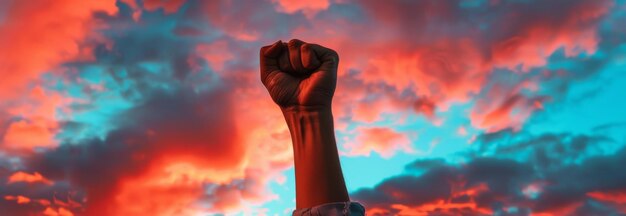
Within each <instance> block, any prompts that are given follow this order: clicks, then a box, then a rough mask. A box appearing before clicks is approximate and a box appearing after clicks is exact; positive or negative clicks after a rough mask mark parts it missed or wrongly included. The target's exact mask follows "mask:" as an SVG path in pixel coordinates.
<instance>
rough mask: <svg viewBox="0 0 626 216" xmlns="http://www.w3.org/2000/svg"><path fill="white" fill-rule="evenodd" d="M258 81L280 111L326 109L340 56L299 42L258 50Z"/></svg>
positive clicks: (334, 84) (276, 44) (314, 45)
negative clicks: (259, 64)
mask: <svg viewBox="0 0 626 216" xmlns="http://www.w3.org/2000/svg"><path fill="white" fill-rule="evenodd" d="M260 58H261V59H260V60H261V61H260V62H261V81H262V82H263V85H265V87H266V88H267V91H268V92H269V93H270V96H271V97H272V99H273V100H274V102H275V103H276V104H278V105H279V106H280V107H281V108H282V109H309V108H311V109H315V108H329V107H330V106H331V103H332V98H333V94H334V93H335V86H336V84H337V66H338V64H339V56H338V55H337V52H335V51H334V50H332V49H328V48H326V47H323V46H320V45H317V44H309V43H305V42H303V41H300V40H298V39H293V40H291V41H289V43H284V42H282V41H277V42H276V43H274V44H272V45H268V46H264V47H262V48H261V52H260Z"/></svg>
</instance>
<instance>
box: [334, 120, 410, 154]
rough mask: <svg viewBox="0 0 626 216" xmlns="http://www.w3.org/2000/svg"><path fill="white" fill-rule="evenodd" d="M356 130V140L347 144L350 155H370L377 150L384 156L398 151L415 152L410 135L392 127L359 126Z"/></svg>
mask: <svg viewBox="0 0 626 216" xmlns="http://www.w3.org/2000/svg"><path fill="white" fill-rule="evenodd" d="M356 132H357V133H358V135H357V137H356V141H355V142H353V143H348V144H346V145H345V147H346V148H347V149H348V151H349V152H348V153H347V154H348V155H367V156H369V155H370V153H371V152H376V153H378V154H380V155H381V156H382V157H385V158H389V157H391V156H393V155H394V154H395V153H396V151H404V152H407V153H412V152H415V150H414V149H413V148H412V147H411V140H410V139H409V137H408V136H407V135H406V134H402V133H398V132H396V131H394V130H393V129H391V128H383V127H373V128H358V129H357V130H356Z"/></svg>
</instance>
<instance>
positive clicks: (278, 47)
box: [260, 40, 284, 83]
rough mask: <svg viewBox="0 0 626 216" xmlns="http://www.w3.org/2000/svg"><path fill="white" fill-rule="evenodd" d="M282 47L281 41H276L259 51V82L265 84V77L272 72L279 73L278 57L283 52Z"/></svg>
mask: <svg viewBox="0 0 626 216" xmlns="http://www.w3.org/2000/svg"><path fill="white" fill-rule="evenodd" d="M283 49H284V46H283V42H282V41H280V40H279V41H276V42H275V43H273V44H272V45H268V46H264V47H262V48H261V50H260V66H261V81H262V82H263V83H265V79H266V78H267V76H268V75H269V74H270V73H272V72H274V71H279V70H280V68H279V65H278V57H279V56H280V54H281V53H282V52H283Z"/></svg>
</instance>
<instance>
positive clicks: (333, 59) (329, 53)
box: [309, 44, 339, 73]
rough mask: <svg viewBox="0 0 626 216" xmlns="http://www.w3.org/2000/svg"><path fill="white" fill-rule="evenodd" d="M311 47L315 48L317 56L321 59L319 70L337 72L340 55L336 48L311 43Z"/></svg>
mask: <svg viewBox="0 0 626 216" xmlns="http://www.w3.org/2000/svg"><path fill="white" fill-rule="evenodd" d="M309 48H310V49H311V50H313V52H314V53H315V54H316V56H317V58H318V59H319V60H320V61H321V65H320V67H319V70H323V71H328V72H333V73H337V67H338V66H339V55H338V54H337V52H335V50H332V49H329V48H326V47H323V46H320V45H318V44H309Z"/></svg>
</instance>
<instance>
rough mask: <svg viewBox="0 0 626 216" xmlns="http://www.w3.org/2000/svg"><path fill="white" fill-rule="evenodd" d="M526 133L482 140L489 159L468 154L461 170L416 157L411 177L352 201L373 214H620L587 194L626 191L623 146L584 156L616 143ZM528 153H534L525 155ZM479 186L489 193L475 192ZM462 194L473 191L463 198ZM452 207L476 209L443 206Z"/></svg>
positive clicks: (497, 134) (612, 205) (392, 180)
mask: <svg viewBox="0 0 626 216" xmlns="http://www.w3.org/2000/svg"><path fill="white" fill-rule="evenodd" d="M522 134H523V133H515V132H513V131H511V130H503V131H499V132H494V133H487V134H483V135H482V136H480V137H479V138H478V139H477V140H478V141H477V142H479V144H480V145H481V147H479V149H483V148H487V149H491V148H490V147H495V150H494V151H493V152H492V153H487V154H486V155H481V154H477V153H479V152H483V151H477V152H475V153H476V154H473V153H470V154H468V155H469V156H468V157H469V158H468V162H466V163H461V164H456V165H455V164H451V163H446V162H445V161H443V159H425V160H424V159H418V160H416V161H414V162H412V163H410V164H408V165H407V166H406V171H407V174H404V175H399V176H395V177H391V178H389V179H386V180H384V181H382V182H381V183H379V184H378V185H376V186H375V187H374V188H369V189H361V190H359V191H357V192H355V193H353V194H352V197H354V198H355V199H356V200H358V201H361V202H364V203H366V204H367V206H368V207H370V208H380V209H385V210H387V211H388V212H390V213H394V212H395V213H398V211H399V210H398V209H397V208H393V207H391V206H392V205H394V204H402V205H406V206H409V207H412V208H414V209H417V210H420V211H421V212H422V213H428V214H429V215H454V214H458V213H460V212H459V211H461V210H463V211H465V213H463V214H469V215H471V214H476V215H480V214H484V212H481V211H479V210H481V209H483V210H484V209H488V210H490V211H491V213H490V214H500V215H529V214H530V213H531V212H532V213H541V212H544V213H553V214H554V213H557V212H561V213H557V214H565V213H563V211H564V210H563V209H567V208H572V209H571V211H570V212H569V213H567V214H572V215H579V214H583V213H585V214H586V213H588V214H605V213H606V214H607V215H619V213H618V212H619V211H620V210H618V208H617V207H616V206H619V205H621V204H619V203H620V202H621V201H617V200H616V201H615V202H616V203H612V202H610V201H607V200H601V199H596V198H593V197H590V195H589V194H590V193H594V192H595V193H603V194H611V193H614V192H618V193H619V192H620V191H625V190H626V172H623V167H622V164H626V147H622V148H621V149H620V150H618V151H616V152H614V153H610V152H602V153H594V154H585V153H586V152H590V151H593V149H594V148H595V147H596V146H599V145H607V144H609V145H612V143H614V141H612V140H611V139H608V138H606V137H604V136H586V135H571V134H543V135H539V136H534V137H533V136H529V135H527V134H526V135H522ZM517 136H524V138H523V139H520V138H519V137H517ZM490 145H492V146H490ZM527 150H530V151H531V152H535V153H531V154H524V151H527ZM537 152H540V153H537ZM483 153H484V152H483ZM513 153H515V154H513ZM541 154H544V155H541ZM472 155H473V156H472ZM539 155H541V156H539ZM584 155H586V156H584ZM542 158H543V159H544V160H542ZM558 160H562V161H558ZM546 161H549V162H550V163H546ZM481 184H484V185H486V189H484V190H476V187H477V186H479V185H481ZM463 190H467V191H471V190H474V191H475V192H474V193H466V194H459V191H463ZM437 200H444V201H445V202H443V203H437V202H436V201H437ZM455 203H456V204H459V203H465V204H467V203H471V204H474V205H475V206H474V207H467V206H465V207H462V206H457V207H453V208H450V207H449V206H448V207H446V206H447V205H452V204H455ZM428 205H435V206H439V207H438V209H439V210H432V209H431V208H427V206H428ZM511 207H514V208H515V210H514V211H512V210H510V208H511ZM565 212H567V211H565Z"/></svg>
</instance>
